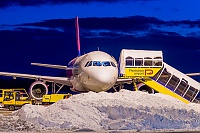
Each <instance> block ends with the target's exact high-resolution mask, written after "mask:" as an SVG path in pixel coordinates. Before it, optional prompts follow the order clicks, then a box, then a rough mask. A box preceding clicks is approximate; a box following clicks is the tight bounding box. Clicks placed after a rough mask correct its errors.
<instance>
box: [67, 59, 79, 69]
mask: <svg viewBox="0 0 200 133" xmlns="http://www.w3.org/2000/svg"><path fill="white" fill-rule="evenodd" d="M76 59H77V57H76V58H74V59H73V60H71V61H70V62H69V63H68V66H69V67H73V65H74V63H75V62H76Z"/></svg>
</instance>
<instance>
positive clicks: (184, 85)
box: [175, 79, 189, 96]
mask: <svg viewBox="0 0 200 133" xmlns="http://www.w3.org/2000/svg"><path fill="white" fill-rule="evenodd" d="M188 87H189V85H188V84H187V81H185V80H184V79H183V80H182V81H181V83H180V84H179V86H178V87H177V89H176V90H175V92H176V93H178V94H179V95H181V96H182V95H183V94H185V91H186V90H187V88H188Z"/></svg>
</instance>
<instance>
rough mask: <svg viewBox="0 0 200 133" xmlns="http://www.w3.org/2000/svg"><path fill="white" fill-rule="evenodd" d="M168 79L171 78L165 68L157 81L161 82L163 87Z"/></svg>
mask: <svg viewBox="0 0 200 133" xmlns="http://www.w3.org/2000/svg"><path fill="white" fill-rule="evenodd" d="M170 77H171V73H169V72H168V71H167V69H166V68H165V69H164V71H163V72H162V74H161V75H160V77H159V79H158V81H160V82H162V83H163V84H164V85H165V84H166V83H167V81H168V80H169V78H170Z"/></svg>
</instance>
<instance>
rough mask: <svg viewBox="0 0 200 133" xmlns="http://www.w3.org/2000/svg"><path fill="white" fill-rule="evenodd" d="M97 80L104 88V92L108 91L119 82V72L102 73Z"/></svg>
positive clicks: (96, 77)
mask: <svg viewBox="0 0 200 133" xmlns="http://www.w3.org/2000/svg"><path fill="white" fill-rule="evenodd" d="M95 80H96V81H97V82H98V84H99V86H100V87H101V88H102V91H106V90H108V89H110V88H111V87H112V86H113V85H114V84H115V82H116V80H117V71H101V73H99V74H97V75H96V76H95Z"/></svg>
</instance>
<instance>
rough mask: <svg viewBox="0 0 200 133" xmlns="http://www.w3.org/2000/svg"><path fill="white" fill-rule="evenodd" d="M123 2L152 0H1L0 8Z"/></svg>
mask: <svg viewBox="0 0 200 133" xmlns="http://www.w3.org/2000/svg"><path fill="white" fill-rule="evenodd" d="M124 1H133V2H137V1H152V0H1V2H0V8H2V7H9V6H38V5H43V4H66V3H90V2H103V3H114V2H124Z"/></svg>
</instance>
